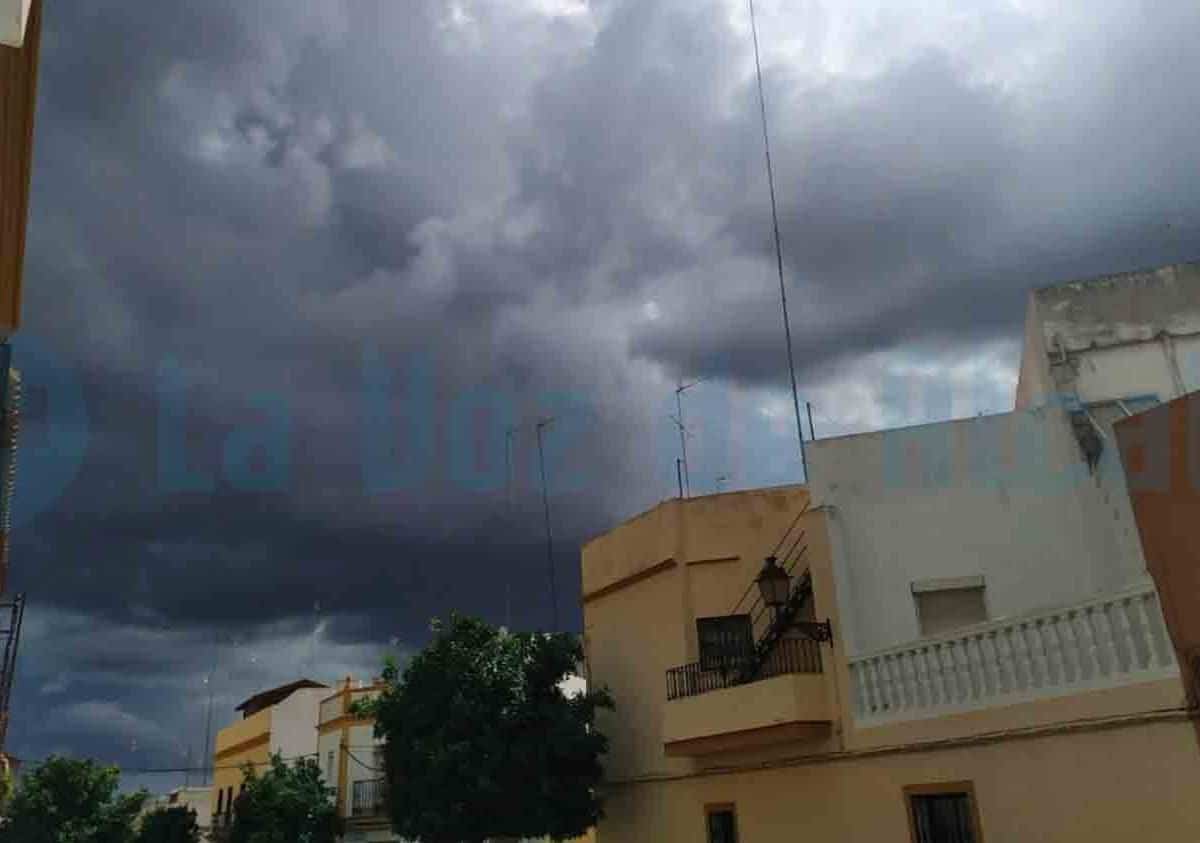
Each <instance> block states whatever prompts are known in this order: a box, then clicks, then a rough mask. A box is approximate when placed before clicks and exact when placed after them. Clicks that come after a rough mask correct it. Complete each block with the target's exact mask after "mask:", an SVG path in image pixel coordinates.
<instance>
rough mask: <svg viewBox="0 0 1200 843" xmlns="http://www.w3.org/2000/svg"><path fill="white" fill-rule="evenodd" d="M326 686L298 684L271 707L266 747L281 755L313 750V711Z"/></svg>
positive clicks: (319, 701) (307, 752)
mask: <svg viewBox="0 0 1200 843" xmlns="http://www.w3.org/2000/svg"><path fill="white" fill-rule="evenodd" d="M330 693H331V691H330V689H329V688H302V689H301V690H299V691H295V692H293V693H292V694H291V696H289V697H288V698H287V699H285V700H283V701H282V702H280V703H278V704H276V705H275V706H273V707H272V710H271V740H270V744H269V746H270V751H271V753H272V754H274V753H276V752H277V753H279V754H280V755H281V756H283V758H284V759H292V758H299V757H301V756H303V755H312V754H313V753H314V752H316V751H317V711H318V708H319V707H320V704H321V700H322V699H324V698H325V697H327V696H329V694H330Z"/></svg>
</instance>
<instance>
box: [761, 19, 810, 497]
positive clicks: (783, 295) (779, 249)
mask: <svg viewBox="0 0 1200 843" xmlns="http://www.w3.org/2000/svg"><path fill="white" fill-rule="evenodd" d="M749 3H750V32H751V34H752V35H753V37H754V71H755V74H756V76H757V79H758V106H759V110H760V111H761V113H762V129H763V149H764V150H765V151H766V156H767V186H768V188H769V189H770V191H771V224H772V226H773V227H774V230H775V266H776V268H777V270H778V271H779V301H780V304H781V305H782V308H783V333H784V338H785V339H786V341H787V358H788V374H789V375H790V376H791V379H792V405H793V408H794V409H795V411H796V437H797V439H798V440H799V442H800V467H801V469H803V471H804V480H805V482H807V481H808V460H807V458H806V457H805V454H804V427H803V425H802V423H801V421H800V396H799V392H798V390H797V388H796V360H795V357H794V355H793V354H792V323H791V320H790V319H789V318H788V306H787V286H786V285H785V284H784V282H783V244H782V241H781V239H780V236H779V211H778V208H777V206H776V202H775V170H774V167H773V166H772V165H771V138H770V134H769V133H768V132H767V98H766V94H764V93H763V80H762V60H761V59H760V58H759V54H758V24H757V23H756V21H755V16H754V0H749Z"/></svg>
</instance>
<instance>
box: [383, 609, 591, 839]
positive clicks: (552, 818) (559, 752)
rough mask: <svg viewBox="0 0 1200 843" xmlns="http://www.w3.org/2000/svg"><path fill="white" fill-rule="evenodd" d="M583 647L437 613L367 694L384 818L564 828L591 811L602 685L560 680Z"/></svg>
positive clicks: (473, 826)
mask: <svg viewBox="0 0 1200 843" xmlns="http://www.w3.org/2000/svg"><path fill="white" fill-rule="evenodd" d="M581 659H582V650H581V647H580V645H579V641H578V639H577V638H576V637H575V636H572V635H565V634H554V635H542V634H520V635H510V634H507V633H505V632H503V631H500V630H497V629H495V628H493V627H491V626H489V625H487V624H486V623H484V622H483V621H480V620H476V619H473V618H466V617H460V616H452V617H451V620H450V622H449V624H447V625H444V626H443V625H442V624H440V623H438V622H436V621H435V624H434V638H433V640H432V642H431V643H430V644H429V646H428V647H426V649H425V650H424V651H422V652H421V653H419V654H418V655H417V656H416V657H414V658H413V659H412V661H411V662H410V663H409V664H408V666H407V668H406V669H405V670H404V672H403V674H401V673H400V671H399V670H398V669H397V667H396V665H395V664H394V663H393V662H390V661H389V663H388V664H387V666H386V668H385V671H384V681H385V685H386V687H385V689H384V691H383V693H381V694H380V695H379V696H378V697H377V698H375V699H374V700H371V701H369V702H367V703H365V704H364V705H363V707H362V710H363V711H364V713H368V714H370V715H372V716H374V717H375V732H376V735H377V736H378V737H381V738H383V739H384V759H385V765H384V766H385V770H386V779H387V791H388V806H389V813H390V815H391V821H392V828H393V829H394V831H395V832H396V833H397V834H398V835H399V836H401V837H404V838H408V839H417V840H421V841H423V843H445V842H446V841H480V840H484V839H485V838H489V837H518V838H521V837H525V838H529V837H545V836H548V837H550V838H552V839H554V840H565V839H569V838H571V837H576V836H579V835H581V834H583V833H584V832H585V831H587V829H589V828H591V827H592V826H593V825H594V824H595V823H596V821H597V819H599V817H600V815H601V805H600V801H599V799H598V797H597V795H596V786H597V785H598V784H599V781H600V777H601V772H602V769H601V765H600V758H601V756H602V755H603V754H604V753H605V752H606V751H607V747H608V744H607V741H606V740H605V738H604V736H603V735H601V734H600V733H599V732H597V731H596V729H595V728H594V720H595V713H596V711H597V709H599V708H612V700H611V699H610V697H609V696H608V694H607V693H605V692H603V691H591V692H590V693H587V694H584V695H580V696H577V697H575V698H571V699H569V698H568V697H567V696H566V695H565V694H563V692H562V691H561V690H560V688H559V684H560V683H561V682H562V680H563V679H565V678H566V677H567V676H568V675H570V674H571V673H572V672H573V671H574V670H575V669H576V666H577V665H578V664H579V663H580V661H581Z"/></svg>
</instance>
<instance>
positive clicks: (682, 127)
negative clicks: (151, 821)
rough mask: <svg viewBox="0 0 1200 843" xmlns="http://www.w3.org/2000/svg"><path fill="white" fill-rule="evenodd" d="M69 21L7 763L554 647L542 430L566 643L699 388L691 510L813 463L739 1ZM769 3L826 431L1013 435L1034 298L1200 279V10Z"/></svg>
mask: <svg viewBox="0 0 1200 843" xmlns="http://www.w3.org/2000/svg"><path fill="white" fill-rule="evenodd" d="M45 2H46V6H47V9H46V31H45V34H44V38H43V50H42V71H41V74H42V75H41V89H40V104H39V112H38V126H37V146H36V154H35V158H36V161H35V167H34V175H33V202H32V210H31V219H30V227H29V238H30V239H29V250H28V263H27V272H26V282H25V302H24V318H25V325H24V330H23V333H22V335H21V337H20V338H19V340H18V342H17V363H18V365H20V366H21V367H23V368H24V369H25V372H26V378H27V380H28V382H29V402H28V404H29V408H28V413H27V421H26V429H25V431H24V433H23V440H22V451H21V456H20V460H21V463H20V464H21V470H20V471H21V473H20V477H19V486H18V497H17V508H18V513H17V515H18V518H17V524H16V528H15V533H14V538H13V542H14V545H13V573H12V582H13V584H14V586H15V587H16V588H18V589H22V590H25V591H27V592H28V594H29V601H30V602H29V609H28V612H27V615H26V630H25V637H24V641H23V646H22V652H21V658H20V666H19V673H18V677H17V685H16V689H15V692H14V704H15V712H14V715H13V726H12V729H11V731H10V748H11V750H12V751H13V752H15V753H16V754H17V755H19V756H22V757H27V758H39V757H42V756H44V755H46V754H48V753H50V752H69V753H75V754H87V755H96V756H99V757H101V758H104V759H106V760H111V761H114V762H117V763H120V764H122V765H123V766H125V767H127V768H130V769H145V768H162V767H182V766H185V765H186V764H187V762H188V758H189V753H190V757H191V758H193V759H195V758H196V757H197V756H198V755H199V754H200V752H201V744H202V743H203V735H204V723H205V712H206V706H207V700H208V686H206V685H205V677H206V676H207V675H208V673H209V672H210V671H211V670H213V666H214V665H215V666H216V670H215V674H214V681H213V684H212V689H213V695H214V699H215V709H214V710H215V719H216V724H217V725H218V726H219V725H222V724H223V723H225V722H227V721H228V720H229V718H231V717H232V716H233V712H232V707H233V705H235V704H236V703H237V702H239V701H240V700H241V699H242V698H244V697H246V696H247V695H249V694H250V693H252V692H254V691H255V690H258V689H260V688H262V687H265V686H269V685H271V684H276V683H281V682H285V681H288V680H290V679H292V678H295V677H296V675H297V674H304V675H311V676H313V677H314V678H319V679H334V678H336V677H339V676H343V675H346V674H347V673H354V674H355V675H370V674H371V673H372V672H373V671H374V670H376V669H377V667H378V665H379V663H380V660H381V659H382V657H383V654H384V653H385V652H386V651H389V650H391V651H395V652H399V653H401V654H403V652H405V651H406V649H410V648H412V647H414V646H419V645H420V644H421V642H422V641H423V639H424V636H425V634H426V629H427V624H428V620H429V618H430V617H431V616H434V615H438V614H442V613H445V612H447V611H449V610H451V609H459V610H463V611H469V612H475V613H481V614H484V615H486V616H487V617H489V618H490V619H492V620H494V621H496V622H503V621H504V620H505V619H506V618H508V619H511V622H512V623H513V625H514V626H518V627H522V628H535V627H539V628H546V627H548V626H550V625H551V624H552V609H551V602H550V591H549V585H548V572H547V565H546V558H545V547H544V543H543V532H542V520H541V519H542V512H541V500H540V497H539V488H540V487H539V477H538V472H537V462H536V455H537V452H536V446H535V434H534V431H533V428H532V424H533V422H535V421H536V420H537V419H539V418H541V417H543V416H551V415H552V416H556V417H557V421H556V422H555V423H554V425H553V426H551V427H550V428H548V429H546V430H545V431H544V435H545V444H546V451H547V457H548V471H549V485H550V489H551V498H552V507H553V523H554V529H555V533H556V543H555V551H556V556H555V578H556V580H557V593H558V603H559V606H560V616H561V618H560V625H561V626H562V627H563V628H567V629H578V627H579V624H580V617H579V610H578V587H579V574H578V548H579V543H580V541H581V540H583V539H584V538H586V537H588V536H590V535H594V534H595V533H598V532H601V531H603V530H605V529H607V528H609V527H611V526H612V525H613V524H615V523H617V522H618V521H619V520H620V519H622V518H625V517H627V516H629V515H632V514H634V513H635V512H637V511H639V510H641V509H644V508H645V507H647V506H650V505H652V504H653V503H655V502H657V501H658V500H661V499H663V498H665V497H668V496H671V495H673V494H674V493H675V488H676V474H675V458H676V456H677V455H678V437H677V433H676V429H675V428H674V426H673V422H672V421H671V419H670V418H669V417H668V416H669V413H672V412H674V396H673V388H674V386H675V385H676V384H677V383H679V382H680V380H681V379H685V380H687V381H691V380H694V379H697V378H705V379H706V380H705V381H704V382H703V383H702V384H700V385H699V386H696V387H695V388H694V389H692V390H690V391H688V392H687V393H686V396H685V402H686V403H685V413H686V418H687V422H688V424H689V429H690V435H691V439H690V440H689V449H690V453H689V457H690V459H689V468H690V472H689V473H690V476H691V486H692V490H693V492H696V493H699V492H711V491H713V490H715V489H718V488H727V489H728V488H737V487H746V486H754V485H762V484H768V483H783V482H795V481H798V480H799V479H800V478H801V475H800V468H799V461H798V457H797V455H796V449H795V442H794V435H795V434H794V426H793V422H792V419H791V416H790V399H789V396H788V393H787V391H786V383H787V368H786V358H785V357H784V350H783V344H782V343H783V339H782V326H781V321H780V316H779V311H778V286H777V281H776V278H775V275H774V252H773V247H772V244H771V228H770V208H769V204H768V201H767V185H766V180H765V172H764V167H763V149H762V135H761V129H760V126H759V124H758V122H757V121H758V111H757V109H758V102H757V99H756V96H757V95H756V91H755V88H754V85H753V54H752V52H751V42H750V30H749V21H748V18H747V14H746V10H745V6H744V3H743V2H742V0H653V2H651V0H590V2H588V0H459V1H458V2H447V0H403V2H400V0H391V2H385V0H321V2H308V0H207V2H204V3H184V2H178V0H161V2H155V3H120V2H107V1H105V2H86V3H85V2H79V0H45ZM758 6H759V28H760V35H761V38H762V44H763V50H764V55H763V61H764V74H765V78H766V96H767V107H768V114H769V119H770V121H771V134H772V138H771V139H772V145H773V153H774V157H775V164H776V175H777V188H778V195H779V203H780V215H781V224H782V234H783V248H784V254H785V260H786V267H785V268H786V276H787V283H788V288H789V297H790V301H791V305H792V321H793V329H794V333H795V337H796V354H797V359H798V363H799V372H798V374H799V380H800V389H801V400H804V401H811V402H812V404H813V408H814V416H815V425H816V428H817V434H818V435H829V434H833V433H844V432H849V431H858V430H867V429H873V428H879V427H883V426H890V425H895V424H901V423H907V422H913V421H919V420H924V419H931V418H945V417H948V416H950V415H964V414H974V413H978V412H995V411H1001V410H1005V409H1008V408H1009V407H1011V403H1012V390H1013V386H1014V382H1015V372H1016V366H1017V355H1018V342H1017V339H1018V336H1019V331H1020V326H1021V320H1022V318H1023V314H1024V295H1025V292H1026V291H1027V290H1028V289H1029V288H1030V287H1031V286H1036V285H1041V284H1046V283H1051V282H1054V281H1059V280H1066V279H1071V278H1077V277H1083V276H1088V275H1094V274H1099V273H1107V272H1116V271H1121V270H1128V269H1134V268H1139V267H1145V266H1154V265H1159V264H1164V263H1169V262H1173V261H1177V260H1182V259H1188V258H1191V257H1194V256H1195V255H1194V252H1191V251H1189V249H1190V246H1191V243H1193V242H1194V241H1195V238H1196V235H1197V233H1198V231H1197V228H1198V225H1197V221H1198V219H1200V217H1198V216H1197V210H1198V209H1197V205H1198V203H1200V189H1198V187H1200V178H1198V174H1197V167H1196V161H1197V157H1196V152H1195V149H1196V138H1197V137H1198V136H1200V132H1198V131H1197V129H1198V128H1200V125H1198V124H1200V88H1198V87H1197V86H1196V85H1195V83H1194V76H1195V74H1194V72H1193V71H1194V69H1195V68H1196V67H1197V66H1198V59H1200V55H1198V52H1200V42H1198V41H1197V40H1196V38H1195V33H1196V32H1197V31H1200V6H1197V4H1196V3H1194V2H1187V1H1186V0H1170V2H1168V1H1167V0H1159V2H1155V3H1153V4H1151V3H1147V2H1137V0H1106V1H1105V2H1082V0H1081V2H1070V3H1067V2H1051V1H1050V0H966V2H964V0H941V2H939V0H928V2H909V3H900V2H895V0H889V2H884V0H878V1H877V2H872V1H871V0H791V2H786V3H785V2H782V1H781V0H759V2H758ZM509 426H515V427H516V428H517V429H516V430H515V432H514V434H513V436H512V438H511V443H512V446H513V447H512V453H513V466H514V469H513V476H514V478H515V482H514V483H513V484H511V488H507V486H508V484H506V482H505V476H506V473H505V444H506V436H505V430H506V428H508V427H509ZM127 781H128V782H132V783H145V784H148V785H150V786H153V787H167V786H171V785H174V784H181V783H182V782H183V776H182V775H181V774H180V775H162V776H149V775H137V776H130V777H129V778H128V780H127Z"/></svg>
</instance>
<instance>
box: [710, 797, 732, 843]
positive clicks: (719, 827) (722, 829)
mask: <svg viewBox="0 0 1200 843" xmlns="http://www.w3.org/2000/svg"><path fill="white" fill-rule="evenodd" d="M704 813H705V819H706V821H707V822H708V843H737V813H736V812H735V811H734V807H733V806H732V805H709V806H708V807H706V808H705V809H704Z"/></svg>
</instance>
